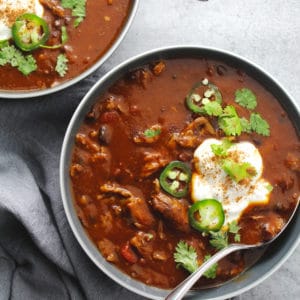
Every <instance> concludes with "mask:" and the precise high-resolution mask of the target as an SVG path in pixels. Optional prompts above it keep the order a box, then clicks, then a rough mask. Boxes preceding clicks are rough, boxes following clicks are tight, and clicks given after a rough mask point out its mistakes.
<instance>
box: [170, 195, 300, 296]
mask: <svg viewBox="0 0 300 300" xmlns="http://www.w3.org/2000/svg"><path fill="white" fill-rule="evenodd" d="M299 202H300V197H298V199H297V203H296V205H295V208H294V211H293V213H292V214H291V216H290V217H289V219H288V221H287V222H286V223H285V225H284V226H283V227H282V229H281V230H280V232H279V233H277V234H276V235H275V236H273V237H272V238H271V239H270V240H268V241H265V242H260V243H257V244H252V245H250V244H249V245H248V244H237V243H233V244H229V245H228V246H227V247H225V248H223V249H221V250H220V251H218V252H217V253H216V254H214V255H213V256H212V257H211V258H210V259H208V260H207V261H205V262H204V263H203V264H202V265H201V267H199V268H198V269H197V270H196V271H195V272H194V273H192V274H191V275H190V276H189V277H187V278H186V279H185V280H184V281H182V282H181V283H180V284H179V285H177V287H175V289H173V291H172V292H171V293H170V294H169V295H168V296H167V297H166V298H165V300H180V299H182V298H183V297H184V295H185V294H186V293H187V292H188V291H189V289H190V288H191V287H192V286H193V285H194V284H195V283H196V282H197V281H198V280H199V279H200V277H201V276H202V275H203V274H204V273H205V272H206V271H207V270H208V269H209V268H211V267H212V266H213V265H214V264H215V263H217V262H218V261H219V260H221V259H222V258H224V257H225V256H227V255H229V254H230V253H232V252H235V251H241V250H248V249H253V248H262V247H265V246H267V245H269V244H271V243H272V242H274V241H275V240H276V239H277V238H278V237H279V236H280V235H281V234H282V233H283V232H284V230H285V229H286V228H287V226H288V225H289V223H290V222H291V220H292V219H293V217H294V215H295V214H296V211H297V209H298V206H299Z"/></svg>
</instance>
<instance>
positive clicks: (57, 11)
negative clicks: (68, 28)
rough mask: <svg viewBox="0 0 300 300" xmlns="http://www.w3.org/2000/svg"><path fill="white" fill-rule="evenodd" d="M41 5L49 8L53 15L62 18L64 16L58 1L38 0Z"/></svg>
mask: <svg viewBox="0 0 300 300" xmlns="http://www.w3.org/2000/svg"><path fill="white" fill-rule="evenodd" d="M39 1H40V3H41V4H42V5H44V6H45V7H47V8H49V9H50V10H51V11H52V12H53V14H54V15H56V16H58V17H61V18H63V17H64V16H65V10H64V9H63V7H62V6H61V5H60V1H58V0H39Z"/></svg>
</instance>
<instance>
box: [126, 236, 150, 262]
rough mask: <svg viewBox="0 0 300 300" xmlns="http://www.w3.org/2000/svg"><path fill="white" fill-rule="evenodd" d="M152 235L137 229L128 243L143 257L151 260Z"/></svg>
mask: <svg viewBox="0 0 300 300" xmlns="http://www.w3.org/2000/svg"><path fill="white" fill-rule="evenodd" d="M153 239H154V235H153V234H149V233H145V232H143V231H139V232H138V233H136V234H135V235H134V237H133V238H131V240H130V244H131V245H132V246H133V247H135V248H136V250H137V251H138V252H139V254H140V255H141V256H143V257H144V258H145V259H147V260H148V259H150V260H152V255H153V251H154V250H153Z"/></svg>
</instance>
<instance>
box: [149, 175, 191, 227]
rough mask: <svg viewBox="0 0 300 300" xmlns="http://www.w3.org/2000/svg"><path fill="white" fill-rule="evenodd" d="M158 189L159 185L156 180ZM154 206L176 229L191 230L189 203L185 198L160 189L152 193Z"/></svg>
mask: <svg viewBox="0 0 300 300" xmlns="http://www.w3.org/2000/svg"><path fill="white" fill-rule="evenodd" d="M155 185H156V189H157V186H158V185H159V183H158V180H155ZM151 200H152V207H153V209H154V210H156V211H158V212H159V213H160V214H161V215H162V216H163V217H164V218H165V219H166V220H167V221H168V222H169V223H170V225H171V226H172V227H174V228H175V229H176V230H179V231H182V232H188V231H189V230H190V225H189V220H188V204H187V203H186V201H185V200H183V199H182V200H181V199H176V198H173V197H171V196H168V195H166V194H164V193H163V192H161V191H160V190H159V191H158V192H157V193H156V194H154V195H152V199H151Z"/></svg>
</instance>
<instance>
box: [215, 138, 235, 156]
mask: <svg viewBox="0 0 300 300" xmlns="http://www.w3.org/2000/svg"><path fill="white" fill-rule="evenodd" d="M232 145H233V143H232V142H231V141H230V140H229V139H227V138H226V139H223V140H222V143H221V144H212V145H210V147H211V151H212V152H213V153H214V154H215V155H216V156H220V157H225V156H227V154H228V152H227V151H228V149H229V148H230V147H231V146H232Z"/></svg>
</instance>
